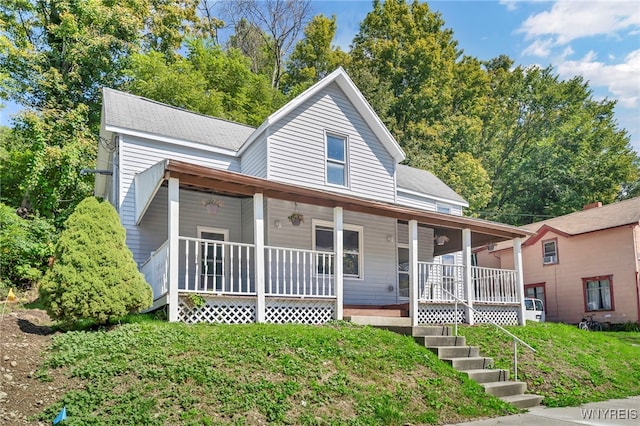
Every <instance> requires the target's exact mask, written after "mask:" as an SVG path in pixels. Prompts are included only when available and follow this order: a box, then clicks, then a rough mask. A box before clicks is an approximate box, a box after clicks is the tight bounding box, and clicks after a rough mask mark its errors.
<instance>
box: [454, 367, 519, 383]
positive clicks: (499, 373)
mask: <svg viewBox="0 0 640 426" xmlns="http://www.w3.org/2000/svg"><path fill="white" fill-rule="evenodd" d="M463 373H466V374H467V376H469V378H470V379H471V380H475V381H476V382H478V383H489V382H504V381H507V380H509V370H501V369H486V368H479V369H476V370H465V371H463Z"/></svg>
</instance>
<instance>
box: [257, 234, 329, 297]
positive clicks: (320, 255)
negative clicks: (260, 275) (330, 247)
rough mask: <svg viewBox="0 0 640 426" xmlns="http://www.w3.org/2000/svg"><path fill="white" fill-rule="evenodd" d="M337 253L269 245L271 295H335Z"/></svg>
mask: <svg viewBox="0 0 640 426" xmlns="http://www.w3.org/2000/svg"><path fill="white" fill-rule="evenodd" d="M333 258H334V256H333V253H329V252H323V251H317V250H301V249H290V248H284V247H271V246H266V247H265V268H266V273H265V282H266V283H265V284H266V295H267V296H284V297H287V296H294V297H335V286H334V279H333Z"/></svg>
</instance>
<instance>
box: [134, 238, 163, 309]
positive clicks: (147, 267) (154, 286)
mask: <svg viewBox="0 0 640 426" xmlns="http://www.w3.org/2000/svg"><path fill="white" fill-rule="evenodd" d="M140 272H142V274H143V275H144V277H145V279H146V280H147V282H148V283H149V285H150V286H151V290H153V300H156V299H158V298H160V297H161V296H163V295H164V294H166V293H168V292H169V242H168V241H165V242H164V243H163V244H162V245H161V246H160V247H158V249H157V250H156V251H153V252H151V256H149V258H148V259H147V260H146V261H145V262H144V263H143V264H142V266H140Z"/></svg>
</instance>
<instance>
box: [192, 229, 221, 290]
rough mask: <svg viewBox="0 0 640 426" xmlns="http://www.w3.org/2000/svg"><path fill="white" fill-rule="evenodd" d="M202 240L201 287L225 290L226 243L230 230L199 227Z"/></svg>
mask: <svg viewBox="0 0 640 426" xmlns="http://www.w3.org/2000/svg"><path fill="white" fill-rule="evenodd" d="M198 238H200V239H202V240H206V241H201V242H200V253H199V256H200V262H199V263H200V268H201V269H200V271H201V272H200V289H201V290H207V291H223V290H224V287H225V251H226V250H225V245H224V244H221V243H220V242H224V241H227V240H228V238H229V231H228V230H226V229H213V228H198Z"/></svg>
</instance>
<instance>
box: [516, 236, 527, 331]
mask: <svg viewBox="0 0 640 426" xmlns="http://www.w3.org/2000/svg"><path fill="white" fill-rule="evenodd" d="M513 265H514V267H515V268H516V291H517V294H518V299H519V301H520V306H519V309H518V324H520V325H525V322H526V321H525V319H524V270H523V268H522V239H521V238H514V239H513Z"/></svg>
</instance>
